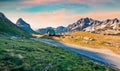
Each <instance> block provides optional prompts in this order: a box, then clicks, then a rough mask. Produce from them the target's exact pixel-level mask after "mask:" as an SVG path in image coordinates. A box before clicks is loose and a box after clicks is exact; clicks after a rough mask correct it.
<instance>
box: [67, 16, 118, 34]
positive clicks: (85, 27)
mask: <svg viewBox="0 0 120 71" xmlns="http://www.w3.org/2000/svg"><path fill="white" fill-rule="evenodd" d="M67 29H68V30H69V31H70V32H71V31H87V32H93V33H99V34H120V20H119V19H117V18H115V19H107V20H105V21H98V20H94V19H91V18H81V19H80V20H78V21H77V22H75V23H73V24H71V25H68V27H67Z"/></svg>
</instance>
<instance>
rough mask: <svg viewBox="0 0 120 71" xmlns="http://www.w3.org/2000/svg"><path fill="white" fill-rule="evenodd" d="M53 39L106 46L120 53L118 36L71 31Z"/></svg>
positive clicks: (77, 43)
mask: <svg viewBox="0 0 120 71" xmlns="http://www.w3.org/2000/svg"><path fill="white" fill-rule="evenodd" d="M53 39H55V40H59V41H61V42H66V43H71V44H76V45H80V46H85V47H91V48H108V49H110V50H112V51H114V52H115V53H118V54H120V36H112V35H101V34H93V33H88V32H73V33H70V34H69V35H63V36H61V37H54V38H53ZM90 39H92V40H90Z"/></svg>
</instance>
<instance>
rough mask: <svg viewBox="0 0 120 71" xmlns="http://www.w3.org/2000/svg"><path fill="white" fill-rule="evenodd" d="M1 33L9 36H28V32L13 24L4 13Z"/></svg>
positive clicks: (0, 24)
mask: <svg viewBox="0 0 120 71" xmlns="http://www.w3.org/2000/svg"><path fill="white" fill-rule="evenodd" d="M0 33H1V34H4V33H6V34H9V35H19V36H20V35H22V36H23V35H26V34H27V32H25V31H24V30H22V29H20V28H19V27H18V26H16V25H15V24H14V23H12V22H11V21H10V20H9V19H8V18H7V17H6V16H5V15H4V14H3V13H1V12H0Z"/></svg>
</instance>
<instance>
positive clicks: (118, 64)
mask: <svg viewBox="0 0 120 71" xmlns="http://www.w3.org/2000/svg"><path fill="white" fill-rule="evenodd" d="M31 39H32V40H35V41H40V42H44V43H47V44H51V45H54V46H59V47H62V48H64V49H67V50H69V51H73V52H75V53H78V54H80V55H84V56H86V57H88V58H90V59H93V60H95V61H98V62H100V63H104V64H106V65H109V66H111V67H114V68H117V69H118V70H120V55H118V54H115V53H113V52H112V51H110V50H108V49H95V48H87V47H81V46H77V45H73V44H67V43H62V42H58V41H55V40H51V39H41V38H31Z"/></svg>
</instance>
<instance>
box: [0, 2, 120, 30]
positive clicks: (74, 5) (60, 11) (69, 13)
mask: <svg viewBox="0 0 120 71" xmlns="http://www.w3.org/2000/svg"><path fill="white" fill-rule="evenodd" d="M0 12H2V13H4V14H5V15H6V17H7V18H8V19H10V20H11V21H12V22H13V23H16V21H17V20H18V19H19V18H22V19H24V20H25V21H26V22H27V23H29V24H30V25H31V27H32V28H33V29H34V30H37V29H39V28H45V27H50V26H51V27H58V26H67V25H69V24H72V23H74V22H76V21H77V20H79V19H80V18H86V17H90V18H93V19H97V20H105V19H108V18H109V19H112V18H120V0H0Z"/></svg>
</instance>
